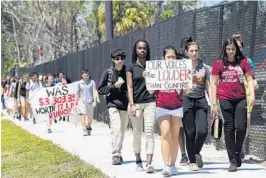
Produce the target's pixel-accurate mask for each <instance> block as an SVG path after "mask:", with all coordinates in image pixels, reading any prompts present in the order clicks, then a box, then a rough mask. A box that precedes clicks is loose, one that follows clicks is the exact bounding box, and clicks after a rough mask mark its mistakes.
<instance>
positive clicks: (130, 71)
mask: <svg viewBox="0 0 266 178" xmlns="http://www.w3.org/2000/svg"><path fill="white" fill-rule="evenodd" d="M149 60H150V48H149V45H148V43H147V42H146V41H145V40H139V41H137V42H136V43H135V45H134V47H133V52H132V63H131V64H129V65H128V66H127V69H126V71H127V73H126V75H127V88H128V100H129V106H128V107H129V108H128V109H129V117H130V119H131V122H132V127H133V133H134V141H133V147H134V152H135V156H136V164H137V171H143V165H142V160H141V154H140V153H141V135H142V130H143V121H144V122H145V123H144V126H145V127H144V132H145V137H146V154H147V165H146V172H147V173H153V172H154V167H153V166H152V164H151V163H152V157H153V153H154V123H155V107H156V103H155V95H154V94H150V93H149V92H148V90H147V88H146V84H145V79H144V77H143V71H144V70H145V63H146V61H149Z"/></svg>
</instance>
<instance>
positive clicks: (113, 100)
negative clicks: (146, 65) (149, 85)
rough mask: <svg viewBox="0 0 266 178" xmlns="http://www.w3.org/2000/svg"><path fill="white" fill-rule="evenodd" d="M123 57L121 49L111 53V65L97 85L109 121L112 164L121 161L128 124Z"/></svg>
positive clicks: (117, 163) (123, 53)
mask: <svg viewBox="0 0 266 178" xmlns="http://www.w3.org/2000/svg"><path fill="white" fill-rule="evenodd" d="M125 57H126V54H125V52H124V51H122V50H121V49H116V50H114V51H113V52H112V53H111V59H112V64H113V65H112V67H110V68H108V69H106V70H105V71H104V73H103V75H102V78H101V81H100V85H99V87H98V92H99V94H100V95H105V96H106V104H107V107H108V112H109V118H110V122H111V124H110V127H111V137H112V164H113V165H120V164H121V163H122V161H123V159H122V155H121V150H122V145H123V140H124V136H125V131H126V128H127V125H128V114H127V106H128V99H127V85H126V66H125V65H124V60H125Z"/></svg>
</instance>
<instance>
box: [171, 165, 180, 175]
mask: <svg viewBox="0 0 266 178" xmlns="http://www.w3.org/2000/svg"><path fill="white" fill-rule="evenodd" d="M177 174H178V171H177V169H176V167H175V166H171V175H177Z"/></svg>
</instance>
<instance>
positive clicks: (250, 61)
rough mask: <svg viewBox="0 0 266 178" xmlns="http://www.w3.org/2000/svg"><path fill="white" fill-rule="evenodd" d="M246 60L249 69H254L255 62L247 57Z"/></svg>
mask: <svg viewBox="0 0 266 178" xmlns="http://www.w3.org/2000/svg"><path fill="white" fill-rule="evenodd" d="M247 60H248V64H249V66H250V68H251V70H254V69H255V64H254V62H253V61H252V60H251V59H250V58H247Z"/></svg>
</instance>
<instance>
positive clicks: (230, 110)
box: [219, 99, 247, 162]
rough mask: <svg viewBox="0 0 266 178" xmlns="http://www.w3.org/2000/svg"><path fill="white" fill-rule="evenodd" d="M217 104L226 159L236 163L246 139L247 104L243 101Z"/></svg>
mask: <svg viewBox="0 0 266 178" xmlns="http://www.w3.org/2000/svg"><path fill="white" fill-rule="evenodd" d="M219 102H220V107H221V111H222V114H223V118H224V139H225V144H226V149H227V153H228V157H229V160H230V162H231V161H232V160H234V161H236V160H237V154H239V153H240V152H241V150H242V145H243V142H244V140H245V137H246V128H247V102H246V100H245V99H241V100H236V101H232V100H220V101H219ZM238 156H239V155H238Z"/></svg>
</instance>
